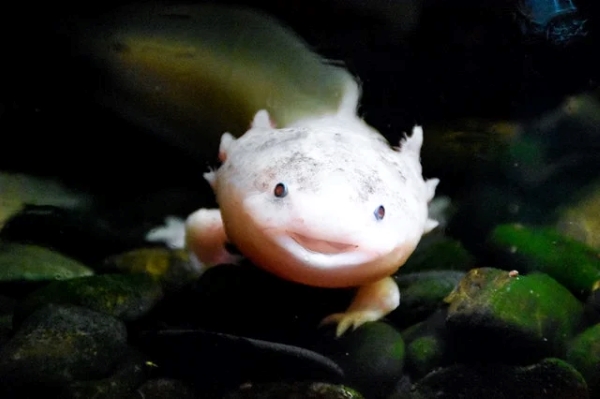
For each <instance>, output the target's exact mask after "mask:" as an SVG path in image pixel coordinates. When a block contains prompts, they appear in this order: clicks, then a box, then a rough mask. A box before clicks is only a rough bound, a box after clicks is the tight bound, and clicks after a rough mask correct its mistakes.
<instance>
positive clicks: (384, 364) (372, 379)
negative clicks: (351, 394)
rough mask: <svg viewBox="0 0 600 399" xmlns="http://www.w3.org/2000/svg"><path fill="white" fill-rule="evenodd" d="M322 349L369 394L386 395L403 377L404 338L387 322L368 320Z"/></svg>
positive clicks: (352, 381)
mask: <svg viewBox="0 0 600 399" xmlns="http://www.w3.org/2000/svg"><path fill="white" fill-rule="evenodd" d="M321 352H322V353H323V354H324V355H326V356H328V357H330V358H331V359H333V360H334V361H335V362H336V363H337V364H339V365H340V367H341V368H342V369H343V370H344V374H345V375H346V378H347V381H348V384H349V385H350V386H352V387H355V388H356V389H358V390H359V391H360V392H361V393H362V394H364V395H365V396H367V397H382V396H384V395H386V394H387V393H389V392H390V391H391V389H392V388H393V387H394V386H395V385H396V384H397V382H398V381H399V379H400V378H401V377H402V370H403V368H404V357H405V345H404V340H403V339H402V336H401V335H400V332H398V331H397V330H396V329H395V328H394V327H392V326H391V325H389V324H387V323H384V322H380V321H378V322H373V323H366V324H364V325H362V326H360V327H359V328H357V329H356V330H354V331H352V332H347V333H345V334H344V335H343V336H341V337H339V338H337V339H336V338H332V340H331V341H327V342H323V349H322V350H321Z"/></svg>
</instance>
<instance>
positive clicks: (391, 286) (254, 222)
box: [186, 87, 438, 336]
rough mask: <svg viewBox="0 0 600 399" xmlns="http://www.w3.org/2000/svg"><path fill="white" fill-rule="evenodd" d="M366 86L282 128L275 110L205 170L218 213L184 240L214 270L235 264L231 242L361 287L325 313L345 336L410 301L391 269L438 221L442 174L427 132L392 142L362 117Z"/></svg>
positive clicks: (296, 272) (194, 222)
mask: <svg viewBox="0 0 600 399" xmlns="http://www.w3.org/2000/svg"><path fill="white" fill-rule="evenodd" d="M357 103H358V88H357V87H356V88H355V90H348V91H347V93H346V98H345V99H344V101H342V105H341V106H340V109H339V110H338V112H337V113H334V114H330V115H323V116H318V117H312V118H305V119H302V120H300V121H298V122H296V123H294V124H292V125H290V126H287V127H285V128H275V127H274V126H273V125H272V123H271V121H270V118H269V114H268V112H267V111H265V110H261V111H259V112H257V113H256V116H255V117H254V120H253V122H252V125H251V128H250V130H248V131H247V132H246V133H245V134H244V135H242V136H241V137H240V138H238V139H235V138H234V136H232V135H231V134H229V133H225V134H223V136H222V138H221V145H220V149H219V157H220V159H221V161H222V165H221V166H220V167H219V168H218V169H217V170H216V171H211V172H208V173H206V174H205V175H204V176H205V178H206V179H207V180H208V181H209V183H210V184H211V186H212V187H213V189H214V191H215V194H216V198H217V203H218V204H219V209H200V210H198V211H196V212H195V213H193V214H192V215H190V216H189V217H188V220H187V222H186V245H187V247H188V248H189V249H190V250H191V251H192V252H193V253H194V254H195V255H196V256H197V257H198V259H199V260H200V261H201V262H202V263H204V264H205V265H206V266H213V265H217V264H221V263H236V262H238V261H239V260H240V256H239V255H232V254H230V253H229V252H227V251H226V249H225V244H226V243H228V242H229V243H232V244H233V245H235V247H237V248H238V249H239V251H240V253H241V254H243V256H245V257H247V258H248V259H249V260H251V261H252V262H253V263H255V264H256V265H257V266H259V267H261V268H263V269H265V270H267V271H269V272H270V273H273V274H275V275H277V276H279V277H281V278H284V279H287V280H291V281H295V282H298V283H302V284H307V285H312V286H319V287H332V288H335V287H358V291H357V293H356V296H355V298H354V300H353V302H352V303H351V305H350V306H349V308H348V309H347V310H346V311H344V312H341V313H336V314H333V315H330V316H328V317H326V318H325V319H324V320H323V323H338V325H337V330H336V331H337V335H338V336H339V335H341V334H343V333H344V332H345V331H346V330H347V329H348V328H350V327H354V328H356V327H357V326H359V325H361V324H363V323H365V322H368V321H374V320H378V319H380V318H382V317H384V316H385V315H386V314H388V313H389V312H391V311H392V310H394V309H395V308H396V307H397V306H398V305H399V303H400V293H399V290H398V287H397V285H396V284H395V282H394V280H393V279H392V278H391V277H390V275H392V274H393V273H394V272H395V271H396V270H398V268H399V267H400V266H402V265H403V264H404V262H406V260H407V258H408V257H409V256H410V254H411V253H412V252H413V250H414V249H415V247H416V246H417V244H418V242H419V240H420V239H421V236H422V235H423V234H424V233H426V232H428V231H430V230H431V229H433V228H434V227H436V226H437V222H436V221H434V220H432V219H430V218H429V217H428V203H429V201H431V200H432V198H433V196H434V193H435V187H436V185H437V184H438V179H429V180H425V179H423V176H422V172H421V163H420V150H421V144H422V141H423V130H422V129H421V127H420V126H415V127H414V129H413V131H412V134H411V135H410V136H409V137H406V138H404V139H403V140H401V142H400V145H399V146H398V147H391V146H390V145H389V143H388V142H387V140H386V139H385V138H384V137H383V136H381V135H380V134H379V132H377V131H376V130H375V129H373V128H372V127H370V126H368V125H367V124H366V123H365V122H364V121H363V120H362V119H361V118H360V117H358V116H357V114H356V107H357Z"/></svg>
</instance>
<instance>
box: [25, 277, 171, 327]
mask: <svg viewBox="0 0 600 399" xmlns="http://www.w3.org/2000/svg"><path fill="white" fill-rule="evenodd" d="M162 296H163V291H162V288H161V286H160V284H159V283H157V282H156V281H154V280H153V279H152V278H151V277H150V276H148V275H145V274H129V275H127V274H103V275H97V276H89V277H81V278H76V279H71V280H66V281H55V282H52V283H50V284H48V285H47V286H46V287H43V288H41V289H39V290H37V291H35V292H33V293H32V294H30V295H29V296H27V297H26V298H25V299H24V300H23V301H21V303H19V305H18V307H17V310H16V312H15V322H16V323H18V322H19V321H20V320H23V319H24V318H25V317H27V316H28V315H29V314H31V313H33V312H34V311H35V310H36V309H38V308H40V307H42V306H43V305H45V304H47V303H54V304H71V305H78V306H82V307H85V308H88V309H91V310H95V311H97V312H102V313H106V314H109V315H111V316H114V317H117V318H119V319H121V320H125V321H130V320H135V319H138V318H140V317H141V316H143V315H144V314H146V313H147V312H148V311H150V309H152V307H154V305H155V304H156V303H157V302H158V301H159V300H160V299H161V298H162Z"/></svg>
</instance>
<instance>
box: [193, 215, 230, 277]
mask: <svg viewBox="0 0 600 399" xmlns="http://www.w3.org/2000/svg"><path fill="white" fill-rule="evenodd" d="M185 237H186V238H185V244H186V248H187V249H188V250H190V251H191V252H192V253H193V254H194V255H195V256H196V257H197V258H198V260H199V261H200V262H201V263H202V264H203V265H204V266H205V267H211V266H215V265H220V264H224V263H234V264H236V263H239V262H240V261H241V259H242V257H241V256H240V255H236V254H232V253H230V252H228V251H227V235H226V234H225V230H224V228H223V220H222V219H221V212H220V211H219V210H218V209H199V210H197V211H196V212H194V213H192V214H191V215H190V216H188V218H187V220H186V222H185Z"/></svg>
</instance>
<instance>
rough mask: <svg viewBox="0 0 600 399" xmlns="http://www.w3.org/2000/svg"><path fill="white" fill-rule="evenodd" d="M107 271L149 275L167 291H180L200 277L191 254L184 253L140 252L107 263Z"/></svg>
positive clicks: (112, 259)
mask: <svg viewBox="0 0 600 399" xmlns="http://www.w3.org/2000/svg"><path fill="white" fill-rule="evenodd" d="M104 267H105V268H106V269H109V270H117V271H119V272H122V273H145V274H148V275H149V276H152V278H154V279H155V280H156V281H160V282H161V284H162V285H163V287H164V288H165V290H177V289H179V288H181V287H182V286H184V285H186V284H188V283H190V282H192V281H195V280H196V279H198V277H199V276H200V274H201V270H200V269H199V268H198V267H197V266H195V265H194V264H193V262H192V261H191V259H190V254H189V251H186V250H183V249H181V250H180V249H167V248H138V249H134V250H132V251H129V252H125V253H122V254H118V255H114V256H111V257H109V258H107V259H105V261H104Z"/></svg>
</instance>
